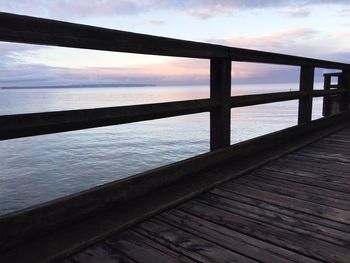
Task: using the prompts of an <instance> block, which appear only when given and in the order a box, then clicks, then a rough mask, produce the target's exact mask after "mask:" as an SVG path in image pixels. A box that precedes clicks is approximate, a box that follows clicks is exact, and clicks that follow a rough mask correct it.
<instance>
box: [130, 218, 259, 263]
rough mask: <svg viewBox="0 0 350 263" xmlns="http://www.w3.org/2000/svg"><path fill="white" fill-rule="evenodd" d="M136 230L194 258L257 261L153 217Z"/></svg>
mask: <svg viewBox="0 0 350 263" xmlns="http://www.w3.org/2000/svg"><path fill="white" fill-rule="evenodd" d="M135 231H137V232H138V233H142V234H143V235H145V236H147V237H148V238H150V239H153V240H154V241H155V242H158V243H160V244H163V245H165V246H168V247H169V248H171V249H172V250H174V251H177V253H181V254H183V255H185V256H187V257H189V258H191V259H192V260H198V261H200V262H232V261H233V262H256V261H255V260H253V259H249V258H247V257H245V256H242V255H240V254H237V253H235V252H233V251H231V250H228V249H225V248H223V247H220V246H218V245H217V244H215V243H212V242H210V241H208V240H206V239H203V238H200V237H198V236H195V235H192V234H190V233H188V232H185V231H183V230H180V229H178V228H176V227H174V226H171V225H169V224H166V223H164V222H162V221H160V220H157V219H151V220H148V221H146V222H144V223H142V224H140V225H138V226H136V227H135Z"/></svg>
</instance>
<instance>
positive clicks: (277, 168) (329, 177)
mask: <svg viewBox="0 0 350 263" xmlns="http://www.w3.org/2000/svg"><path fill="white" fill-rule="evenodd" d="M264 169H267V170H269V171H274V172H279V173H286V174H290V175H293V176H299V177H302V178H304V177H305V178H309V179H310V180H320V181H322V182H325V181H327V182H329V183H335V184H344V186H347V185H348V180H347V179H346V178H344V177H335V176H333V174H332V173H331V172H324V173H320V172H319V171H316V172H315V171H307V170H306V171H305V170H302V168H295V167H294V168H291V167H287V166H283V165H276V164H273V165H270V164H268V165H265V166H264Z"/></svg>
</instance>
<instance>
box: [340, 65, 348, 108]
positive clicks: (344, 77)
mask: <svg viewBox="0 0 350 263" xmlns="http://www.w3.org/2000/svg"><path fill="white" fill-rule="evenodd" d="M341 77H342V87H343V88H344V89H346V91H347V96H344V107H343V110H348V109H350V70H349V69H346V70H343V71H342V76H341Z"/></svg>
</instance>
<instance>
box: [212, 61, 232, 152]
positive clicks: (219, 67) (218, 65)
mask: <svg viewBox="0 0 350 263" xmlns="http://www.w3.org/2000/svg"><path fill="white" fill-rule="evenodd" d="M230 97H231V60H227V59H211V60H210V98H211V99H212V100H213V101H215V102H217V103H219V107H217V108H216V109H215V110H212V111H211V112H210V150H211V151H214V150H217V149H220V148H224V147H228V146H230V144H231V143H230V142H231V137H230V134H231V108H230V104H229V102H230Z"/></svg>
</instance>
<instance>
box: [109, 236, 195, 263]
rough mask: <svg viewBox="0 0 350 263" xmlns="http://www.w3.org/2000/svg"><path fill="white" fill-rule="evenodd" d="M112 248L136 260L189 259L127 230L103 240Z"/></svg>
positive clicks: (186, 260) (185, 260)
mask: <svg viewBox="0 0 350 263" xmlns="http://www.w3.org/2000/svg"><path fill="white" fill-rule="evenodd" d="M105 243H106V244H107V245H109V246H110V247H111V248H112V249H113V250H115V249H116V250H117V251H122V252H123V253H124V254H125V255H126V256H127V257H129V258H132V259H133V260H135V261H136V262H144V261H145V260H147V262H150V263H151V262H154V263H156V262H158V263H163V262H169V263H177V262H179V263H182V262H190V259H189V258H187V257H185V256H183V255H182V254H179V253H176V252H174V251H172V250H170V249H168V248H167V247H165V246H162V245H160V244H158V243H156V242H154V241H152V240H151V239H149V238H147V237H145V236H142V235H140V234H139V233H137V232H135V231H132V230H129V231H126V232H123V233H119V234H117V235H115V236H113V237H111V238H109V239H107V240H106V241H105Z"/></svg>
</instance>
